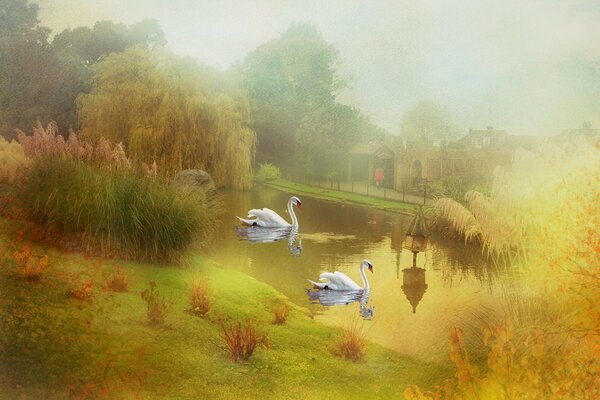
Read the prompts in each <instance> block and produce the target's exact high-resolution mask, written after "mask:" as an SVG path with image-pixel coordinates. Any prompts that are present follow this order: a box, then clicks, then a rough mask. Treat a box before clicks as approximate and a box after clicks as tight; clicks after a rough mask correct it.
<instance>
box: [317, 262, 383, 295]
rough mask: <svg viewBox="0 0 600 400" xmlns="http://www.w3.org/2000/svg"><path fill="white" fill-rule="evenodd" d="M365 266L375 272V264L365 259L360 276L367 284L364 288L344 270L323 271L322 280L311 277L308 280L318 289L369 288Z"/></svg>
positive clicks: (320, 277)
mask: <svg viewBox="0 0 600 400" xmlns="http://www.w3.org/2000/svg"><path fill="white" fill-rule="evenodd" d="M365 267H367V268H369V271H371V272H373V264H371V262H370V261H369V260H363V261H362V262H361V263H360V276H361V278H362V280H363V284H364V285H365V287H364V289H363V288H361V287H360V286H358V284H357V283H356V282H354V281H353V280H352V279H350V277H348V275H346V274H344V273H343V272H339V271H335V272H333V273H331V272H323V273H322V274H321V275H320V276H319V280H320V281H321V282H319V283H318V282H313V281H311V280H310V279H309V280H308V281H309V282H310V283H312V284H313V285H314V286H315V288H317V289H329V290H369V281H368V280H367V277H366V276H365Z"/></svg>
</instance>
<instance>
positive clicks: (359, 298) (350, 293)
mask: <svg viewBox="0 0 600 400" xmlns="http://www.w3.org/2000/svg"><path fill="white" fill-rule="evenodd" d="M370 293H371V291H370V290H368V289H367V290H311V289H306V294H307V295H308V299H309V301H310V302H311V303H313V304H320V305H322V306H324V307H330V306H346V305H348V304H352V303H358V305H359V308H360V311H359V312H360V316H361V317H362V318H363V319H367V320H370V319H371V318H373V314H374V308H375V307H374V306H373V305H371V307H367V303H368V302H369V295H370Z"/></svg>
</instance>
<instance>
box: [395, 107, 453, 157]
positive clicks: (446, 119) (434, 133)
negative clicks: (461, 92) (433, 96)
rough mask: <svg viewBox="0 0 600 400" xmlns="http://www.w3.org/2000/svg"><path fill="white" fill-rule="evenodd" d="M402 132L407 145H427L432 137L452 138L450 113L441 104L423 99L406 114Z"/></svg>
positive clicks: (403, 118) (403, 119)
mask: <svg viewBox="0 0 600 400" xmlns="http://www.w3.org/2000/svg"><path fill="white" fill-rule="evenodd" d="M400 133H401V135H402V136H403V137H404V139H405V140H406V146H407V147H426V146H428V145H429V144H430V141H431V140H432V139H445V140H447V139H450V137H451V136H452V131H451V122H450V113H449V112H448V110H446V108H445V107H444V106H442V105H441V104H438V103H434V102H431V101H422V102H420V103H419V104H417V105H416V106H415V107H414V108H413V109H412V110H410V111H408V112H407V113H406V114H404V116H403V117H402V122H401V125H400Z"/></svg>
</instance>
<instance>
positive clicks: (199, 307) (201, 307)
mask: <svg viewBox="0 0 600 400" xmlns="http://www.w3.org/2000/svg"><path fill="white" fill-rule="evenodd" d="M211 306H212V299H211V297H210V295H209V291H208V283H207V282H197V283H194V284H193V285H192V296H191V298H190V310H189V311H190V313H192V314H194V315H197V316H200V317H202V316H204V315H206V314H207V313H208V312H209V311H210V308H211Z"/></svg>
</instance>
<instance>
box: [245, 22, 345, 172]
mask: <svg viewBox="0 0 600 400" xmlns="http://www.w3.org/2000/svg"><path fill="white" fill-rule="evenodd" d="M337 60H338V52H337V50H336V49H335V48H334V47H333V46H331V45H329V44H328V43H327V42H325V40H324V39H323V37H322V36H321V34H319V32H318V31H317V29H316V28H315V27H314V26H312V25H306V24H300V25H293V26H292V27H290V28H289V29H288V30H287V31H285V32H284V33H283V34H282V35H281V37H280V38H278V39H274V40H271V41H270V42H267V43H265V44H264V45H262V46H260V47H258V48H257V49H256V50H254V51H253V52H251V53H250V54H249V55H248V56H247V58H246V59H245V61H244V63H243V64H242V66H241V70H242V75H243V86H244V87H245V88H246V90H247V91H248V93H249V96H250V100H251V106H252V111H253V112H252V114H253V117H254V124H253V127H254V129H255V131H256V133H257V136H258V149H257V153H258V154H257V156H258V158H259V159H260V160H261V161H269V162H273V163H275V164H278V165H280V166H284V167H285V166H286V164H287V163H288V161H291V160H293V158H294V145H295V142H296V138H295V135H296V131H297V129H298V127H299V126H300V124H301V123H302V121H303V119H305V118H306V116H307V115H308V114H309V113H310V112H311V110H313V109H315V108H318V107H322V108H328V107H330V106H332V105H333V104H334V102H335V94H336V91H337V90H338V89H340V88H341V87H342V86H343V82H342V81H341V80H340V79H339V78H338V76H337V73H336V71H335V66H336V63H337Z"/></svg>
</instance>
